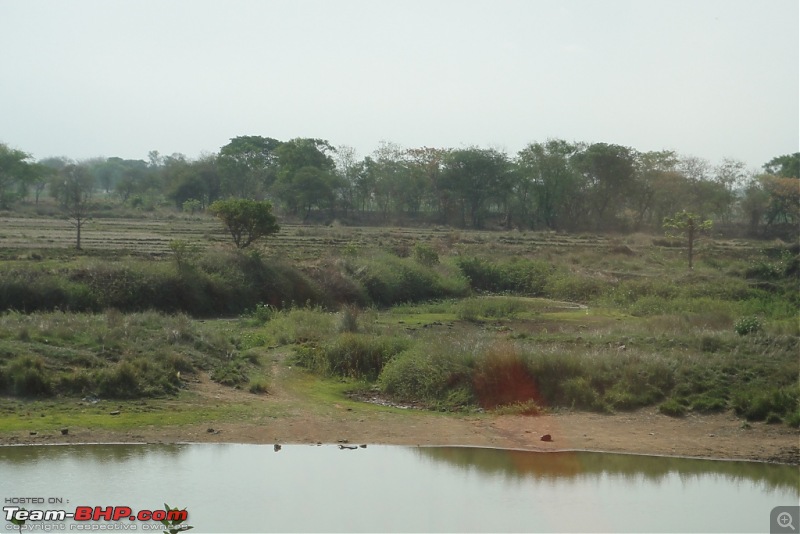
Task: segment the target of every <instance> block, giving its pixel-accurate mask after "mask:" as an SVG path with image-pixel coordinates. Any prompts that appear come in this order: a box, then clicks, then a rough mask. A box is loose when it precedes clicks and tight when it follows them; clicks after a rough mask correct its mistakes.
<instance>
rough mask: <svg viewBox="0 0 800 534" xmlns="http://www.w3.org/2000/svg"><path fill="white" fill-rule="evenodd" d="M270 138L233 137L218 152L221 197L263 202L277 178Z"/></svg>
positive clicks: (274, 142) (274, 147)
mask: <svg viewBox="0 0 800 534" xmlns="http://www.w3.org/2000/svg"><path fill="white" fill-rule="evenodd" d="M279 146H281V142H280V141H278V140H277V139H272V138H271V137H261V136H259V135H247V136H240V137H234V138H233V139H231V142H230V143H228V144H227V145H225V146H224V147H222V148H221V149H220V151H219V157H218V164H219V170H220V174H221V179H222V180H221V184H220V185H221V190H222V194H224V195H228V196H232V197H238V198H263V195H264V194H265V192H266V191H267V190H268V189H269V187H271V186H272V183H273V182H274V181H275V178H276V176H277V174H276V173H277V152H276V150H277V148H278V147H279Z"/></svg>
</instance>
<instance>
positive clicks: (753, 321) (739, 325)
mask: <svg viewBox="0 0 800 534" xmlns="http://www.w3.org/2000/svg"><path fill="white" fill-rule="evenodd" d="M763 326H764V325H763V324H762V323H761V320H760V319H759V318H758V317H755V316H751V317H742V318H741V319H739V320H738V321H736V323H734V325H733V330H734V331H735V332H736V333H737V334H739V335H740V336H746V335H749V334H755V333H757V332H760V331H761V330H762V329H763Z"/></svg>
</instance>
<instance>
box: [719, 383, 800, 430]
mask: <svg viewBox="0 0 800 534" xmlns="http://www.w3.org/2000/svg"><path fill="white" fill-rule="evenodd" d="M732 405H733V409H734V411H735V412H736V414H737V415H740V416H744V417H745V418H746V419H747V420H748V421H763V420H765V419H766V418H767V417H768V416H769V415H770V414H776V415H778V416H789V415H790V414H792V413H793V412H795V411H797V410H798V409H800V386H797V385H795V386H793V387H785V388H776V387H767V388H760V389H751V390H746V391H739V392H737V393H736V394H735V395H734V397H733V402H732Z"/></svg>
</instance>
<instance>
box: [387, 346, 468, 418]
mask: <svg viewBox="0 0 800 534" xmlns="http://www.w3.org/2000/svg"><path fill="white" fill-rule="evenodd" d="M469 377H470V368H469V365H468V362H467V361H465V360H464V359H463V358H461V357H459V356H458V355H457V354H455V353H454V352H453V351H452V350H448V347H446V346H443V345H442V344H437V343H434V344H427V343H426V344H425V346H417V347H414V348H412V349H409V350H406V351H404V352H401V353H400V354H398V355H397V356H395V357H394V358H393V359H392V360H390V361H389V362H388V363H387V364H386V366H384V368H383V371H382V372H381V374H380V377H379V380H378V385H379V387H380V389H381V391H383V392H384V393H386V394H389V395H392V396H393V397H396V398H399V399H402V400H416V401H423V402H426V403H428V404H435V403H439V404H441V405H446V406H449V407H460V406H465V405H468V404H471V403H472V402H473V396H472V392H471V384H470V379H469Z"/></svg>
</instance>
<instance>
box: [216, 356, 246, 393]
mask: <svg viewBox="0 0 800 534" xmlns="http://www.w3.org/2000/svg"><path fill="white" fill-rule="evenodd" d="M211 380H213V381H214V382H217V383H219V384H222V385H223V386H230V387H236V386H241V385H242V384H244V383H246V382H247V381H248V377H247V370H246V365H245V362H244V360H241V359H239V358H234V359H231V360H228V361H226V362H221V363H219V364H218V365H217V366H216V367H215V368H214V370H213V371H212V372H211Z"/></svg>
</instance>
